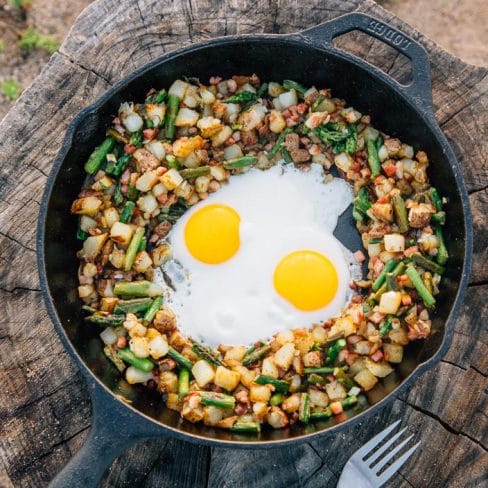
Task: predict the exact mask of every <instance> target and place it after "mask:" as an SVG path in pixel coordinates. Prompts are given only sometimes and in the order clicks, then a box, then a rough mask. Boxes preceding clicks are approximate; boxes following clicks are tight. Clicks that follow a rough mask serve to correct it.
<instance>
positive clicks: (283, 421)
mask: <svg viewBox="0 0 488 488" xmlns="http://www.w3.org/2000/svg"><path fill="white" fill-rule="evenodd" d="M266 421H267V422H268V424H269V425H271V427H273V429H282V428H283V427H286V426H287V425H288V423H289V420H288V417H287V416H286V414H285V412H283V410H281V409H280V408H278V407H271V411H270V412H269V413H268V415H267V416H266Z"/></svg>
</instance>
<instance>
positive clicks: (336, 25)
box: [300, 12, 432, 111]
mask: <svg viewBox="0 0 488 488" xmlns="http://www.w3.org/2000/svg"><path fill="white" fill-rule="evenodd" d="M354 30H359V31H361V32H364V33H365V34H368V35H370V36H372V37H375V38H376V39H379V40H380V41H383V42H384V43H386V44H388V45H389V46H390V47H392V48H393V49H396V50H397V51H400V52H401V53H402V54H404V55H405V56H406V57H407V58H408V59H409V60H410V62H411V64H412V77H413V80H412V83H411V84H410V85H402V84H400V83H398V85H399V87H400V89H401V90H402V91H403V92H405V93H406V94H407V95H408V96H409V97H410V98H411V99H413V101H414V102H415V104H416V105H417V106H418V107H419V108H421V109H424V110H425V109H428V110H430V111H432V84H431V79H430V63H429V56H428V54H427V51H426V50H425V49H424V47H423V46H422V45H421V44H419V43H418V42H417V41H414V40H413V39H412V38H411V37H408V36H407V35H405V34H403V33H402V32H400V31H398V30H396V29H394V28H393V27H390V26H389V25H388V24H385V23H383V22H381V21H380V20H378V19H375V18H373V17H370V16H369V15H365V14H363V13H359V12H354V13H350V14H346V15H342V16H341V17H337V18H335V19H332V20H330V21H328V22H324V23H323V24H320V25H317V26H315V27H312V28H311V29H307V30H304V31H302V32H301V33H300V35H302V36H304V37H307V38H310V39H311V40H312V41H316V42H317V41H318V42H325V43H326V44H329V45H332V41H333V40H334V38H335V37H338V36H340V35H342V34H347V33H348V32H351V31H354Z"/></svg>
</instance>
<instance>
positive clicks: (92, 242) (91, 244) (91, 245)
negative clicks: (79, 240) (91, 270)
mask: <svg viewBox="0 0 488 488" xmlns="http://www.w3.org/2000/svg"><path fill="white" fill-rule="evenodd" d="M107 237H108V234H100V235H98V236H90V237H87V238H86V239H85V242H84V243H83V251H82V254H83V257H84V258H85V259H95V258H96V257H97V256H98V254H99V253H100V251H101V250H102V248H103V246H104V244H105V241H106V240H107Z"/></svg>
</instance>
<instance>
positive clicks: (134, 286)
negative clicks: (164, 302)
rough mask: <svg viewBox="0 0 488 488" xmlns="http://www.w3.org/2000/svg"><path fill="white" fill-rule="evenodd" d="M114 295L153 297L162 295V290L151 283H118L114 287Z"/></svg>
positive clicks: (143, 281) (144, 281)
mask: <svg viewBox="0 0 488 488" xmlns="http://www.w3.org/2000/svg"><path fill="white" fill-rule="evenodd" d="M114 293H115V294H116V295H118V296H120V295H124V296H129V297H155V296H158V295H162V294H163V289H162V288H161V287H160V286H159V285H157V284H156V283H152V282H151V281H146V280H142V281H118V282H117V283H115V286H114Z"/></svg>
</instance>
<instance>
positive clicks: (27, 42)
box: [19, 27, 59, 54]
mask: <svg viewBox="0 0 488 488" xmlns="http://www.w3.org/2000/svg"><path fill="white" fill-rule="evenodd" d="M19 47H20V49H22V51H25V52H30V51H33V50H34V49H41V50H43V51H46V52H48V53H49V54H53V53H54V52H55V51H56V50H57V49H58V47H59V41H58V40H57V39H55V38H54V37H51V36H45V35H43V34H39V32H37V31H36V29H35V28H34V27H29V28H28V29H27V30H26V31H24V32H23V33H22V35H21V37H20V40H19Z"/></svg>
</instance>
